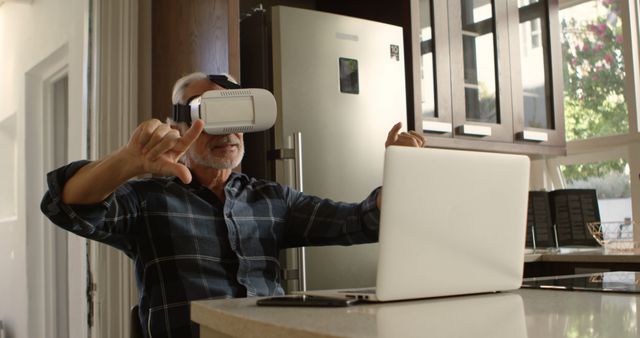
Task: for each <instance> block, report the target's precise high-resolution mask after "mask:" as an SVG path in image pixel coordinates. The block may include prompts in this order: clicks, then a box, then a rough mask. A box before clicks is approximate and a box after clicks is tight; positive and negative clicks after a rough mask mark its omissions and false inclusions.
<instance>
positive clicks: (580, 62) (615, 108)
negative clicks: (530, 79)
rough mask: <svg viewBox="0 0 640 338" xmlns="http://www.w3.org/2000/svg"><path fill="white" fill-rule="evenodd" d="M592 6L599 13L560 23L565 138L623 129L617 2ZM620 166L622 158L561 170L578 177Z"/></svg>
mask: <svg viewBox="0 0 640 338" xmlns="http://www.w3.org/2000/svg"><path fill="white" fill-rule="evenodd" d="M593 3H594V4H595V3H596V1H594V2H593ZM597 6H598V9H599V12H600V13H601V14H600V15H599V16H595V17H593V18H591V19H590V20H586V21H585V20H581V21H578V20H575V19H573V18H572V19H569V20H564V19H563V20H562V22H561V27H562V49H563V55H564V74H563V75H564V85H565V88H564V95H565V97H564V113H565V125H566V136H567V140H568V141H572V140H580V139H586V138H590V137H598V136H606V135H615V134H621V133H626V132H628V130H629V126H628V119H627V106H626V103H625V100H624V76H625V74H624V63H623V56H622V41H623V37H622V23H621V20H620V7H619V5H618V4H617V2H616V1H615V0H599V1H597ZM625 165H626V163H624V161H611V162H605V163H602V164H600V165H577V166H571V167H567V168H566V169H565V171H564V175H565V178H567V180H568V181H569V182H571V181H580V180H584V179H585V178H586V177H590V176H601V177H602V176H604V175H606V174H608V173H611V172H617V173H620V174H622V173H623V171H624V168H625Z"/></svg>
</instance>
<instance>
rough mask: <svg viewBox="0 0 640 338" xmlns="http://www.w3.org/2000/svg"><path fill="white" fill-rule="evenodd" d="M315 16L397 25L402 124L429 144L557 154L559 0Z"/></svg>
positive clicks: (367, 8)
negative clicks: (401, 41)
mask: <svg viewBox="0 0 640 338" xmlns="http://www.w3.org/2000/svg"><path fill="white" fill-rule="evenodd" d="M317 9H318V10H322V11H328V12H333V13H338V14H344V15H350V16H355V17H360V18H364V19H370V20H375V21H381V22H386V23H389V24H393V25H398V26H402V27H403V29H404V34H405V67H406V71H407V82H406V88H407V95H408V98H407V109H408V121H409V127H410V128H412V129H416V130H420V129H422V130H423V132H424V134H425V136H426V137H427V144H428V146H431V147H443V148H459V149H473V150H486V151H498V152H511V153H525V154H554V155H559V154H564V152H565V140H564V123H563V108H562V101H563V97H562V96H563V93H562V81H563V80H562V55H561V51H560V49H561V45H560V42H559V38H560V33H559V27H558V26H559V23H558V18H557V14H558V0H519V1H515V0H454V1H439V0H438V1H436V0H403V1H399V2H394V3H393V5H391V4H390V3H389V2H370V1H369V2H368V1H364V0H348V1H336V0H325V1H321V2H317Z"/></svg>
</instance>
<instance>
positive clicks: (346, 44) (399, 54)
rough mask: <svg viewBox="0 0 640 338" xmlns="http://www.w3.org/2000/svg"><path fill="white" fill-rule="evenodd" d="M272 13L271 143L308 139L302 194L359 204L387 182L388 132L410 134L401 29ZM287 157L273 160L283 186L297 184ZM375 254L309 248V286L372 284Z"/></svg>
mask: <svg viewBox="0 0 640 338" xmlns="http://www.w3.org/2000/svg"><path fill="white" fill-rule="evenodd" d="M271 19H272V22H271V23H272V26H271V30H272V35H271V36H272V45H271V46H272V62H273V75H272V76H273V92H274V95H275V97H276V100H277V103H278V118H277V121H276V125H275V128H274V129H275V140H274V142H275V146H276V148H278V149H283V148H290V147H291V146H292V143H294V142H295V143H297V144H301V145H302V146H301V152H300V153H301V159H302V160H301V165H300V167H301V168H302V171H301V173H302V175H301V176H302V184H303V185H302V190H303V191H304V192H305V193H307V194H313V195H317V196H321V197H326V198H330V199H333V200H337V201H344V202H360V201H361V200H363V199H364V198H365V197H366V196H368V194H369V193H370V192H371V191H372V190H373V189H374V188H376V187H377V186H379V185H381V184H382V169H383V160H384V149H385V147H384V143H385V140H386V138H387V133H388V131H389V130H390V129H391V127H392V126H393V125H394V124H395V123H396V122H402V123H403V126H405V127H403V130H406V129H405V128H406V125H407V123H406V117H407V111H406V94H405V72H404V55H403V53H404V49H403V41H402V39H403V36H402V28H401V27H397V26H392V25H388V24H384V23H378V22H373V21H368V20H363V19H357V18H351V17H347V16H342V15H335V14H329V13H323V12H318V11H312V10H306V9H297V8H291V7H284V6H276V7H273V8H272V17H271ZM298 133H299V134H298ZM294 134H296V135H301V137H300V141H299V142H298V141H297V139H296V140H295V141H294V140H292V137H291V136H292V135H294ZM290 162H291V161H279V162H278V164H277V165H276V176H277V180H278V181H279V182H281V183H285V184H293V182H294V171H295V167H296V166H295V165H294V164H292V163H290ZM377 255H378V250H377V244H365V245H356V246H351V247H340V246H331V247H308V248H305V249H304V257H305V258H304V261H305V270H306V288H307V289H310V290H313V289H326V288H349V287H366V286H373V285H375V276H376V261H377V258H378V257H377ZM292 257H294V256H293V255H291V254H289V259H288V262H289V263H290V264H291V263H295V261H296V259H295V258H292ZM290 268H291V267H290Z"/></svg>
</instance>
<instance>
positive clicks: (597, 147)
mask: <svg viewBox="0 0 640 338" xmlns="http://www.w3.org/2000/svg"><path fill="white" fill-rule="evenodd" d="M586 1H590V0H560V2H559V4H560V9H562V8H566V7H570V6H574V5H577V4H580V3H582V2H586ZM617 1H618V2H619V4H620V5H621V10H622V11H621V12H622V18H621V19H622V25H623V26H622V30H623V58H624V65H625V100H626V102H627V114H628V119H629V131H628V133H626V134H619V135H611V136H598V137H593V138H589V139H585V140H574V141H567V153H566V156H562V157H556V158H550V159H547V167H546V170H547V172H546V174H547V175H548V176H549V178H550V180H549V182H550V183H551V184H553V185H554V186H559V187H561V188H564V187H566V182H565V181H564V178H563V177H562V174H561V171H560V166H561V165H574V164H580V163H594V162H603V161H609V160H615V159H620V158H622V159H624V160H626V161H627V163H628V164H629V171H630V175H629V176H630V184H631V203H632V211H631V212H632V217H633V219H638V220H640V179H639V177H638V174H639V173H640V133H639V130H638V125H639V122H638V117H639V116H638V111H640V102H639V101H640V75H639V68H640V66H639V61H638V58H639V53H640V51H639V49H638V45H639V41H638V36H640V23H639V22H638V18H639V15H638V9H639V7H640V0H617ZM546 188H550V187H546ZM634 239H635V240H636V241H640V227H635V228H634Z"/></svg>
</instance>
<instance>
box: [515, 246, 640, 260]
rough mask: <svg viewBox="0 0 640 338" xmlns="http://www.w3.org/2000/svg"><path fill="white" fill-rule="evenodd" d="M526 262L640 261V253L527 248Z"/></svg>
mask: <svg viewBox="0 0 640 338" xmlns="http://www.w3.org/2000/svg"><path fill="white" fill-rule="evenodd" d="M524 261H525V263H531V262H589V263H640V255H639V254H637V253H634V252H631V251H626V252H625V251H611V250H604V249H603V248H560V249H549V250H546V249H542V250H536V251H533V250H527V252H526V253H525V258H524Z"/></svg>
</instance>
